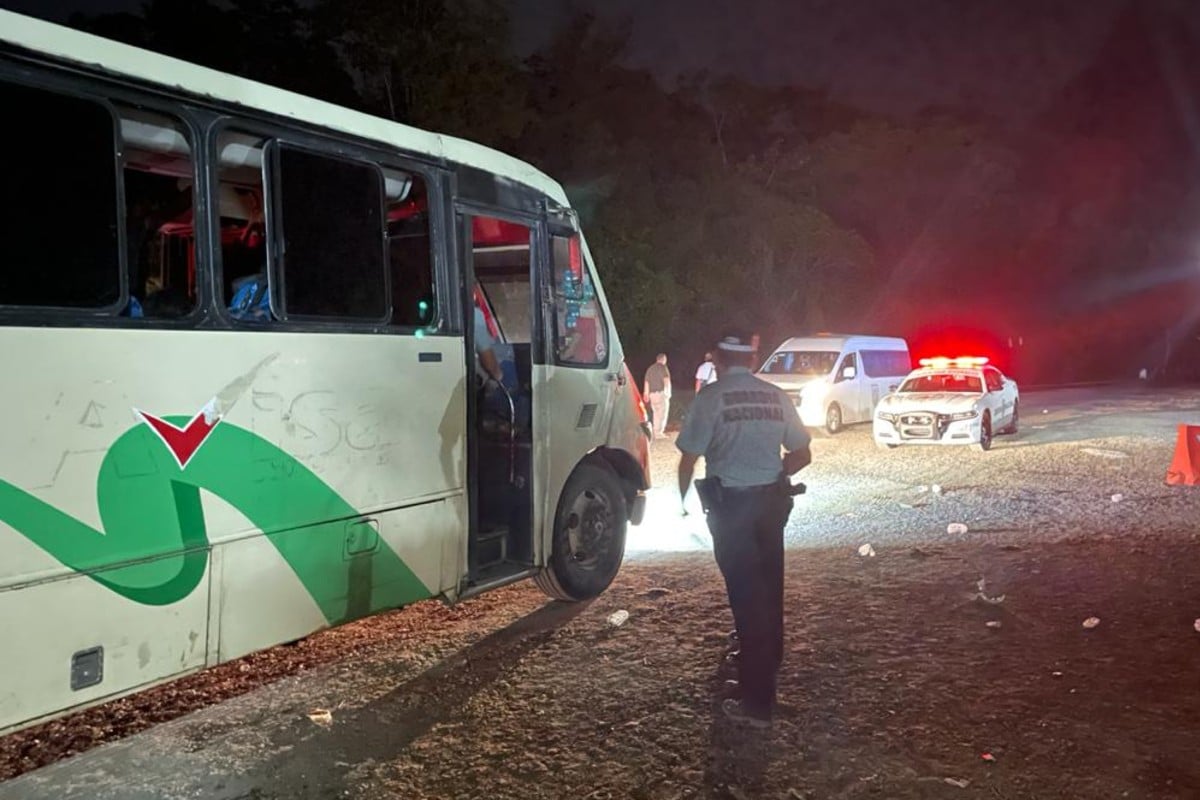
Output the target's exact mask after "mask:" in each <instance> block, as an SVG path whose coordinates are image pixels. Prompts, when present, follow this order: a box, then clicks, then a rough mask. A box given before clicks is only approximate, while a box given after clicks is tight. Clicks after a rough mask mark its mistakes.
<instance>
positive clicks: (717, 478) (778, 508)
mask: <svg viewBox="0 0 1200 800" xmlns="http://www.w3.org/2000/svg"><path fill="white" fill-rule="evenodd" d="M756 350H757V348H756V346H755V343H754V342H752V341H751V340H750V339H748V338H746V337H742V336H726V337H724V338H723V339H722V340H721V341H720V343H719V344H718V345H717V365H718V369H719V371H720V375H721V380H719V381H717V382H716V383H713V384H709V385H708V386H704V387H703V388H701V390H700V393H699V394H697V395H696V399H695V401H694V402H693V404H692V407H691V409H690V410H689V412H688V416H687V421H686V423H685V424H684V427H683V431H682V432H681V433H680V434H679V438H678V439H677V440H676V446H677V447H678V448H679V449H680V451H681V452H682V458H681V460H680V462H679V494H680V498H681V499H682V498H684V497H686V495H687V492H688V488H689V486H690V484H691V482H692V475H693V472H694V470H695V467H696V461H697V460H698V459H699V458H700V456H704V460H705V464H706V469H707V477H706V478H705V479H704V480H703V481H697V482H696V483H697V489H698V490H699V493H700V499H701V502H702V503H703V505H704V510H705V511H706V513H707V515H708V518H707V521H708V529H709V531H711V532H712V538H713V554H714V555H715V556H716V560H717V566H718V567H720V569H721V574H722V575H723V576H724V578H725V588H726V590H727V592H728V594H729V606H730V608H731V610H732V611H733V618H734V622H735V624H736V626H737V635H738V640H739V642H740V646H741V653H740V657H739V664H738V683H739V685H740V688H741V700H740V701H739V700H735V699H732V698H731V699H727V700H725V701H724V703H723V704H722V710H723V711H724V713H725V714H726V715H727V716H728V717H730V718H731V719H733V720H735V721H738V722H744V723H747V724H749V725H752V726H754V727H763V728H765V727H767V726H769V725H770V723H771V714H772V711H773V709H774V706H775V676H776V673H777V672H778V670H779V665H780V663H781V661H782V660H783V529H784V526H785V525H786V523H787V519H788V514H789V513H790V512H791V510H792V494H796V493H798V492H799V491H802V490H803V486H802V485H799V484H797V485H796V487H795V488H793V486H792V484H791V482H790V481H789V479H788V477H787V476H788V475H793V474H795V473H796V472H798V471H799V470H801V469H803V468H804V467H805V466H807V465H808V463H809V461H811V458H812V457H811V454H810V453H809V441H810V438H809V435H808V431H806V430H805V429H804V426H803V425H802V424H801V422H800V415H799V414H797V413H796V408H795V406H794V405H793V403H792V401H791V400H790V399H789V398H788V396H787V395H786V394H785V393H784V392H783V390H781V389H780V388H778V387H777V386H774V385H772V384H770V383H767V382H766V381H763V380H759V379H758V378H756V377H754V375H753V374H751V372H750V370H751V368H752V366H753V365H754V360H755V357H756V352H755V351H756ZM785 450H786V451H787V454H786V455H784V456H783V457H782V459H781V455H782V454H783V451H785Z"/></svg>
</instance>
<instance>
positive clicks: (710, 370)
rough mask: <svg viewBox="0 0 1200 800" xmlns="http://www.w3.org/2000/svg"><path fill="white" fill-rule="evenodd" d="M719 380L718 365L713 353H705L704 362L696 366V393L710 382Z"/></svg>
mask: <svg viewBox="0 0 1200 800" xmlns="http://www.w3.org/2000/svg"><path fill="white" fill-rule="evenodd" d="M716 382H717V365H716V364H714V363H713V355H712V353H705V354H704V363H702V364H701V365H700V366H699V367H697V368H696V393H697V394H699V393H700V390H701V389H703V388H704V387H705V386H708V385H709V384H710V383H716Z"/></svg>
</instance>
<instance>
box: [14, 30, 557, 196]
mask: <svg viewBox="0 0 1200 800" xmlns="http://www.w3.org/2000/svg"><path fill="white" fill-rule="evenodd" d="M0 41H2V42H4V43H6V44H9V45H12V46H14V47H16V48H20V49H24V50H27V51H32V52H34V53H38V54H42V55H45V56H49V57H51V58H54V59H57V60H60V61H65V62H70V63H74V64H78V65H81V66H85V67H89V68H92V69H98V70H100V71H102V72H105V73H108V74H111V75H117V76H122V77H126V78H133V79H136V80H138V81H142V82H145V83H150V84H157V85H159V86H162V87H164V88H167V89H174V90H179V91H182V92H184V93H186V94H189V95H192V96H195V97H200V98H206V99H210V100H215V101H220V102H224V103H233V104H236V105H240V106H242V107H244V108H247V109H252V110H260V111H266V112H268V113H271V114H275V115H277V116H280V117H287V118H291V119H294V120H297V121H300V122H305V123H309V124H312V125H317V126H320V127H324V128H331V129H334V130H337V131H341V132H343V133H347V134H351V135H354V136H359V137H363V138H366V139H371V140H374V141H376V142H379V143H382V144H385V145H390V146H393V147H397V148H400V149H402V150H407V151H409V152H412V153H419V154H423V155H427V156H432V157H434V158H440V159H445V160H447V161H451V162H456V163H459V164H465V165H468V166H471V167H476V168H478V169H482V170H486V171H488V172H492V173H495V174H497V175H502V176H504V177H506V178H510V179H512V180H514V181H517V182H518V183H523V184H525V185H526V186H529V187H530V188H533V189H536V190H538V191H540V192H543V193H544V194H546V195H547V196H548V197H550V198H552V199H554V200H555V201H557V202H559V203H562V204H564V205H566V204H567V202H568V201H567V197H566V194H565V193H564V192H563V190H562V187H561V186H560V185H559V184H558V183H557V182H556V181H554V180H553V179H551V178H550V177H549V176H547V175H546V174H545V173H543V172H541V171H540V170H538V169H537V168H536V167H533V166H532V165H530V164H527V163H525V162H524V161H521V160H520V159H517V158H514V157H512V156H510V155H507V154H505V153H501V152H500V151H498V150H493V149H491V148H490V147H484V146H483V145H480V144H476V143H474V142H469V141H467V140H465V139H458V138H455V137H453V136H445V135H442V134H437V133H431V132H429V131H424V130H421V129H420V128H414V127H412V126H410V125H404V124H403V123H399V122H392V121H390V120H385V119H382V118H381V117H375V116H371V115H370V114H365V113H362V112H360V111H352V110H350V109H348V108H344V107H342V106H338V105H334V104H333V103H326V102H324V101H321V100H314V99H313V98H311V97H307V96H305V95H301V94H296V93H295V92H289V91H285V90H283V89H278V88H276V87H274V86H268V85H267V84H264V83H258V82H257V81H252V80H248V79H246V78H240V77H238V76H236V75H230V74H228V73H224V72H220V71H218V70H214V69H208V68H207V67H200V66H197V65H195V64H191V63H189V62H187V61H181V60H179V59H177V58H171V57H169V56H164V55H160V54H158V53H153V52H151V51H149V50H143V49H141V48H138V47H133V46H130V45H126V44H121V43H119V42H114V41H112V40H111V39H105V38H102V37H100V36H94V35H92V34H90V33H83V32H81V31H77V30H73V29H71V28H67V27H65V26H62V25H55V24H54V23H51V22H45V21H43V20H39V19H34V18H33V17H27V16H24V15H22V14H16V13H13V12H11V11H4V10H0Z"/></svg>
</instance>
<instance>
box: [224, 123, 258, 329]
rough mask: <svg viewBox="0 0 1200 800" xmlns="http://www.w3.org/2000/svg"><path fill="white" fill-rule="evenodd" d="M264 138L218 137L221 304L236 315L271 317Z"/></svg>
mask: <svg viewBox="0 0 1200 800" xmlns="http://www.w3.org/2000/svg"><path fill="white" fill-rule="evenodd" d="M265 148H266V139H265V138H264V137H262V136H259V135H256V134H251V133H244V132H241V131H233V130H230V131H225V132H223V133H222V134H221V136H220V138H219V139H218V141H217V159H218V165H219V167H218V186H217V202H216V206H217V213H218V215H219V220H220V230H221V302H222V304H223V305H224V306H225V307H226V308H227V309H229V314H230V316H232V317H233V318H234V319H238V320H243V321H255V322H268V321H270V320H271V305H270V300H271V291H270V288H271V287H270V285H269V283H268V280H267V237H266V216H265V213H264V210H263V153H264V152H265Z"/></svg>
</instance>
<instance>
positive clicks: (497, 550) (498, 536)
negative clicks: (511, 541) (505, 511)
mask: <svg viewBox="0 0 1200 800" xmlns="http://www.w3.org/2000/svg"><path fill="white" fill-rule="evenodd" d="M507 558H508V528H499V529H496V530H490V531H481V532H480V533H479V535H478V536H476V537H475V565H476V567H489V566H492V565H493V564H500V563H502V562H503V561H504V560H505V559H507Z"/></svg>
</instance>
